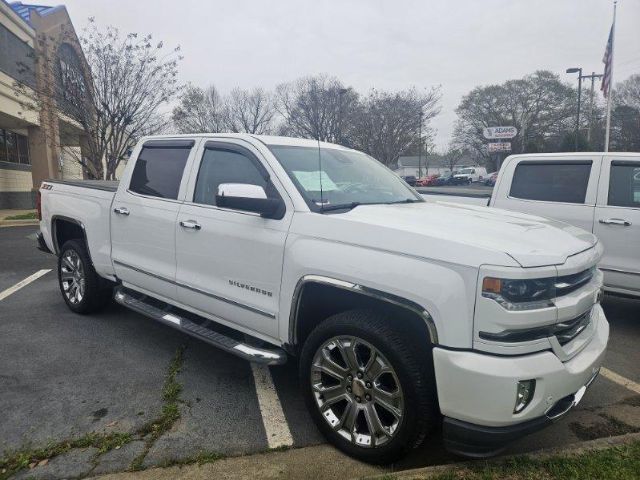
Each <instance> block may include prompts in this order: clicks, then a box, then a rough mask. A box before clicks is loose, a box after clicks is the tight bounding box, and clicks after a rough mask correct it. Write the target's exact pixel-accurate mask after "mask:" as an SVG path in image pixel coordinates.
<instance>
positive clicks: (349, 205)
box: [320, 202, 367, 212]
mask: <svg viewBox="0 0 640 480" xmlns="http://www.w3.org/2000/svg"><path fill="white" fill-rule="evenodd" d="M358 205H367V204H366V203H365V204H363V203H361V202H351V203H337V204H335V205H323V206H321V207H320V211H321V212H330V211H331V210H353V209H354V208H356V207H357V206H358Z"/></svg>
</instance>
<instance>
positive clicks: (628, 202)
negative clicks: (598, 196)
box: [608, 162, 640, 208]
mask: <svg viewBox="0 0 640 480" xmlns="http://www.w3.org/2000/svg"><path fill="white" fill-rule="evenodd" d="M608 203H609V205H614V206H617V207H635V208H640V163H638V162H611V174H610V175H609V202H608Z"/></svg>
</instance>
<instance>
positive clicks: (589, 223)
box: [491, 156, 600, 232]
mask: <svg viewBox="0 0 640 480" xmlns="http://www.w3.org/2000/svg"><path fill="white" fill-rule="evenodd" d="M502 168H503V171H502V173H501V180H500V181H499V183H498V185H497V186H496V190H495V192H494V196H493V200H492V204H491V205H492V206H494V207H497V208H504V209H506V210H514V211H517V212H523V213H530V214H533V215H539V216H542V217H548V218H553V219H556V220H560V221H562V222H566V223H569V224H572V225H575V226H577V227H580V228H583V229H585V230H587V231H589V232H591V231H592V227H593V215H594V210H595V203H596V196H597V189H598V177H599V172H600V157H593V158H589V157H584V156H576V158H570V157H569V158H564V157H563V158H558V159H553V158H549V159H544V160H541V159H533V158H527V157H515V158H512V159H511V161H510V162H509V163H507V164H506V165H504V166H503V167H502ZM509 179H511V182H509V181H508V180H509ZM505 180H507V181H506V182H505Z"/></svg>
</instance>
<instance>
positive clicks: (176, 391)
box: [129, 345, 186, 471]
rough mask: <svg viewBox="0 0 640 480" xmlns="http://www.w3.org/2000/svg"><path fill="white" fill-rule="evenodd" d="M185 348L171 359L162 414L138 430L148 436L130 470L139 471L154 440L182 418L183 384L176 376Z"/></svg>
mask: <svg viewBox="0 0 640 480" xmlns="http://www.w3.org/2000/svg"><path fill="white" fill-rule="evenodd" d="M185 348H186V345H182V346H181V347H180V348H178V350H176V353H175V354H174V356H173V359H172V360H171V363H170V364H169V371H168V372H167V376H166V378H165V381H164V386H163V387H162V399H163V400H164V405H163V406H162V412H161V414H160V416H159V417H158V418H156V419H154V420H152V421H150V422H148V423H146V424H145V425H143V426H142V427H141V428H140V429H138V431H137V432H136V433H137V434H138V435H140V436H143V437H148V438H147V444H146V447H145V449H144V451H143V452H142V453H141V454H140V455H138V456H137V457H136V458H135V459H134V460H133V462H131V466H130V467H129V469H130V470H133V471H137V470H142V469H143V466H142V462H143V460H144V457H146V456H147V453H148V452H149V449H150V448H151V445H153V442H155V441H156V440H157V439H158V438H160V436H162V434H164V433H165V432H168V431H169V430H170V429H171V427H172V426H173V424H174V423H175V422H176V421H177V420H178V419H179V418H180V409H179V407H178V402H179V401H180V393H181V392H182V385H181V384H180V383H178V381H177V380H176V377H177V376H178V373H180V369H181V368H182V364H183V362H184V350H185Z"/></svg>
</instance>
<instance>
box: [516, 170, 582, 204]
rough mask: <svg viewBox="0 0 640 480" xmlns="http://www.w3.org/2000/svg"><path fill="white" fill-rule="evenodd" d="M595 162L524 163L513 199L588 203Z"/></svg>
mask: <svg viewBox="0 0 640 480" xmlns="http://www.w3.org/2000/svg"><path fill="white" fill-rule="evenodd" d="M592 163H593V162H592V161H591V160H567V161H527V160H524V161H522V162H520V163H519V164H518V165H517V166H516V169H515V172H514V174H513V181H512V183H511V190H510V192H509V196H510V197H513V198H520V199H525V200H538V201H545V202H562V203H576V204H583V203H585V200H586V196H587V187H588V185H589V177H590V175H591V167H592Z"/></svg>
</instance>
